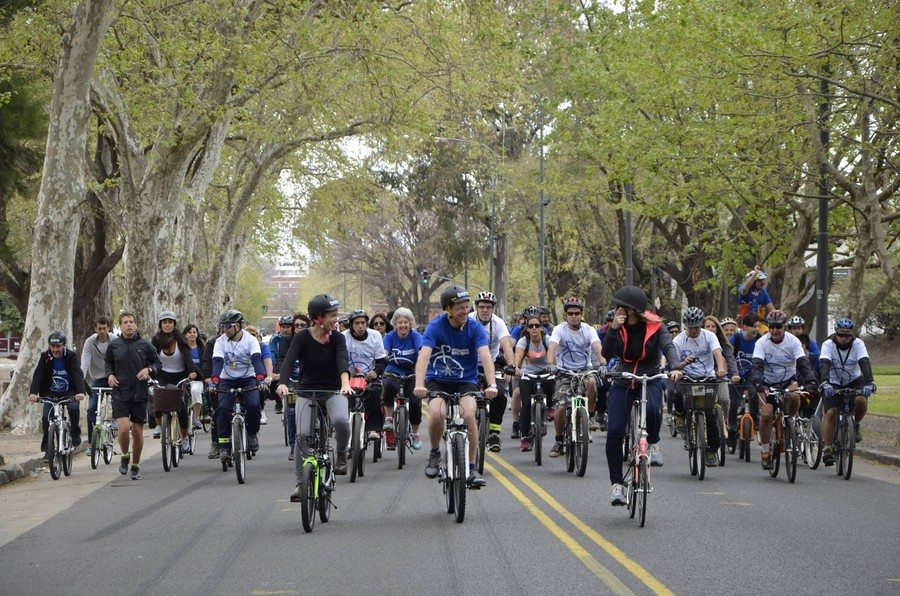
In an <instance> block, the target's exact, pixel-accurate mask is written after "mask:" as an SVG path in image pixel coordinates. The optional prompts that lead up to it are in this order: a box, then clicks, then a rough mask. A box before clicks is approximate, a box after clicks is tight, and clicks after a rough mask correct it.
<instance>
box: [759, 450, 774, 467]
mask: <svg viewBox="0 0 900 596" xmlns="http://www.w3.org/2000/svg"><path fill="white" fill-rule="evenodd" d="M763 455H768V456H769V457H767V458H762V457H760V461H762V469H763V470H771V469H772V454H771V453H768V454H766V453H764V454H763Z"/></svg>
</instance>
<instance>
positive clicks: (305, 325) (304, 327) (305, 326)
mask: <svg viewBox="0 0 900 596" xmlns="http://www.w3.org/2000/svg"><path fill="white" fill-rule="evenodd" d="M308 326H309V325H307V324H306V323H297V324H296V325H294V329H306V328H307V327H308Z"/></svg>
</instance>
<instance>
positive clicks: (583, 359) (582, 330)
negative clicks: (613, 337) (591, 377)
mask: <svg viewBox="0 0 900 596" xmlns="http://www.w3.org/2000/svg"><path fill="white" fill-rule="evenodd" d="M594 342H597V343H600V337H599V336H598V335H597V330H596V329H594V328H593V327H591V326H590V325H588V324H587V323H584V322H582V323H581V327H579V328H578V329H574V330H573V329H572V328H571V327H569V324H568V323H560V324H559V325H557V326H556V327H554V328H553V333H552V334H551V335H550V342H549V343H551V344H554V343H555V344H559V347H557V348H556V365H557V367H559V368H560V369H562V370H568V371H579V370H586V369H588V368H590V366H591V352H592V351H593V350H592V348H591V346H593V344H594Z"/></svg>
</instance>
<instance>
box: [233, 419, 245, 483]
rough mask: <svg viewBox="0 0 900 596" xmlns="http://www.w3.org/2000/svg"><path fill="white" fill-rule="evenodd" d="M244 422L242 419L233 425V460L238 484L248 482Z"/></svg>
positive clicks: (235, 421)
mask: <svg viewBox="0 0 900 596" xmlns="http://www.w3.org/2000/svg"><path fill="white" fill-rule="evenodd" d="M244 449H246V447H245V446H244V422H243V421H242V420H240V419H236V420H234V422H232V423H231V459H232V460H234V473H235V475H236V476H237V481H238V484H244V483H245V482H246V481H247V458H246V454H245V453H244Z"/></svg>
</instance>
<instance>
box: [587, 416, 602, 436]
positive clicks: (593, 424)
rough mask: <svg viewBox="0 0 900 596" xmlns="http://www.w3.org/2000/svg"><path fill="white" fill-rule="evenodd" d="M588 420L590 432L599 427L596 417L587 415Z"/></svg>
mask: <svg viewBox="0 0 900 596" xmlns="http://www.w3.org/2000/svg"><path fill="white" fill-rule="evenodd" d="M589 419H590V422H588V430H589V431H591V432H596V431H597V430H599V429H600V425H599V424H597V419H596V418H594V417H593V416H589Z"/></svg>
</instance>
